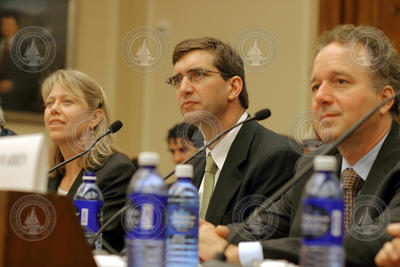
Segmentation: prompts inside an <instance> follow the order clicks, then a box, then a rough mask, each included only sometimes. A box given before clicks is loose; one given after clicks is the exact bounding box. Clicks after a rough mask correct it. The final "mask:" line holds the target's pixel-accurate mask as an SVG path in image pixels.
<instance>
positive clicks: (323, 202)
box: [302, 198, 344, 246]
mask: <svg viewBox="0 0 400 267" xmlns="http://www.w3.org/2000/svg"><path fill="white" fill-rule="evenodd" d="M343 209H344V208H343V201H342V200H337V199H327V198H306V199H305V200H304V210H303V218H302V220H303V221H302V228H303V244H305V245H339V246H341V245H342V243H343V235H344V233H343Z"/></svg>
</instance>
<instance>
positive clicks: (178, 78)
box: [165, 69, 232, 88]
mask: <svg viewBox="0 0 400 267" xmlns="http://www.w3.org/2000/svg"><path fill="white" fill-rule="evenodd" d="M208 73H217V74H220V75H221V76H222V77H225V78H230V77H232V76H231V75H229V74H225V73H222V72H218V71H212V70H206V69H191V70H189V71H188V72H187V73H186V74H185V76H186V77H188V79H189V80H190V81H191V82H198V81H201V80H203V79H204V77H206V76H207V75H208ZM182 80H183V75H182V74H180V73H179V74H176V75H174V76H172V77H170V78H168V79H167V80H166V81H165V82H166V83H167V84H168V85H169V86H171V87H175V88H179V87H180V86H181V83H182Z"/></svg>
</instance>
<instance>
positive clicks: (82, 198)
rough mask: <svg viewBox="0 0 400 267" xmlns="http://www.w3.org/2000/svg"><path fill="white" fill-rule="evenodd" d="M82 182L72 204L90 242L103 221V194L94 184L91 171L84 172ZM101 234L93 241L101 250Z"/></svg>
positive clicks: (93, 175)
mask: <svg viewBox="0 0 400 267" xmlns="http://www.w3.org/2000/svg"><path fill="white" fill-rule="evenodd" d="M82 180H83V183H82V184H81V185H80V186H79V188H78V190H77V191H76V194H75V196H74V205H75V207H76V209H77V211H78V214H79V221H80V222H81V225H82V227H83V230H84V234H85V237H86V239H87V240H88V242H89V243H90V244H91V243H92V239H93V237H94V235H95V234H96V232H97V231H98V230H99V229H100V227H101V225H102V223H103V210H102V207H103V203H104V200H103V194H102V193H101V191H100V189H99V187H98V186H97V185H96V176H95V174H94V173H93V172H85V173H84V175H83V178H82ZM102 243H103V242H102V235H100V236H99V238H97V239H96V240H95V242H94V244H93V245H94V249H95V250H101V248H102Z"/></svg>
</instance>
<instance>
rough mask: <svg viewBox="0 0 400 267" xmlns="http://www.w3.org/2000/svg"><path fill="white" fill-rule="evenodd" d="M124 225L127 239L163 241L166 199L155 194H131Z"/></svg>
mask: <svg viewBox="0 0 400 267" xmlns="http://www.w3.org/2000/svg"><path fill="white" fill-rule="evenodd" d="M129 199H130V200H131V203H130V205H129V206H128V210H127V212H126V214H127V216H126V219H127V220H128V221H126V222H125V223H126V225H127V226H128V231H129V232H128V238H138V239H159V240H161V239H164V238H165V216H166V206H167V205H166V204H167V197H166V196H161V195H155V194H142V193H132V194H130V195H129Z"/></svg>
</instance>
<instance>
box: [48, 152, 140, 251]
mask: <svg viewBox="0 0 400 267" xmlns="http://www.w3.org/2000/svg"><path fill="white" fill-rule="evenodd" d="M91 171H94V172H95V173H96V177H97V180H96V184H97V185H98V186H99V188H100V190H101V192H102V193H103V198H104V205H103V222H104V223H105V222H106V221H107V220H108V219H110V218H111V216H113V215H114V214H115V213H116V212H117V211H118V210H119V209H121V208H122V207H123V206H124V205H125V202H126V193H127V187H128V184H129V182H130V180H131V177H132V175H133V173H134V171H135V167H134V166H133V164H132V163H131V161H130V160H129V159H128V157H126V156H125V155H123V154H121V153H118V152H114V154H112V155H111V157H110V158H109V159H108V160H107V161H106V163H105V164H104V165H103V166H102V167H98V168H96V169H94V170H91ZM83 172H84V171H83V170H82V171H81V172H80V173H79V175H78V177H77V178H76V179H75V182H74V184H73V185H72V186H71V188H70V190H69V191H68V194H67V196H69V197H70V198H71V199H72V198H73V197H74V195H75V193H76V191H77V189H78V187H79V186H80V185H81V183H82V176H83ZM61 178H62V177H61V176H57V177H54V178H49V183H48V191H49V192H57V190H58V186H59V184H60V182H61ZM124 236H125V232H124V230H123V228H122V225H121V218H117V219H115V220H114V222H113V223H111V224H110V225H109V226H108V227H107V228H106V230H105V231H104V233H103V238H104V240H106V241H107V242H108V243H109V244H110V245H111V246H112V247H113V248H114V249H116V250H117V251H120V250H122V248H123V247H124Z"/></svg>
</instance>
